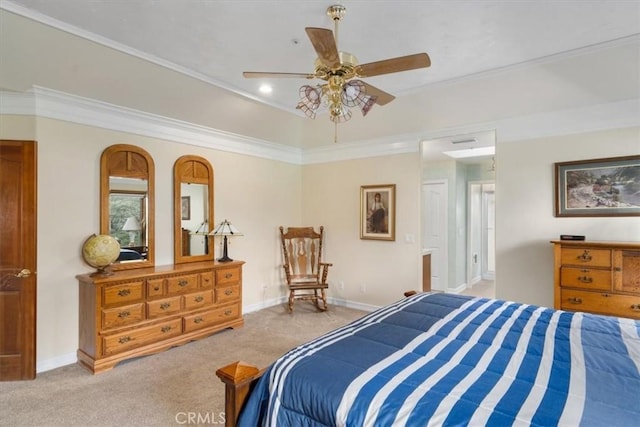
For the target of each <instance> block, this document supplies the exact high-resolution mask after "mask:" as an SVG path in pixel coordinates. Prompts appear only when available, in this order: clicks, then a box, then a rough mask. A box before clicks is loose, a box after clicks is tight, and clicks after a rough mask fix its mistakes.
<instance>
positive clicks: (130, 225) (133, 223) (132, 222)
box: [122, 216, 141, 231]
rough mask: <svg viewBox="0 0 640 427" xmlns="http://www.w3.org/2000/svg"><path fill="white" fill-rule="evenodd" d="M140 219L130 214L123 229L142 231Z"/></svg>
mask: <svg viewBox="0 0 640 427" xmlns="http://www.w3.org/2000/svg"><path fill="white" fill-rule="evenodd" d="M140 230H141V227H140V221H138V219H137V218H136V217H135V216H130V217H129V218H127V220H126V221H125V223H124V225H123V226H122V231H140Z"/></svg>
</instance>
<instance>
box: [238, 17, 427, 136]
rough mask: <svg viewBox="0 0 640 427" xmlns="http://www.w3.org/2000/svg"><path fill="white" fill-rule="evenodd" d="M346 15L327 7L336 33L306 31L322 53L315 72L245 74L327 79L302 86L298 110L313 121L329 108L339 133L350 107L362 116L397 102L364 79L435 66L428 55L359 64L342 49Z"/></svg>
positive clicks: (248, 73) (255, 76) (393, 97)
mask: <svg viewBox="0 0 640 427" xmlns="http://www.w3.org/2000/svg"><path fill="white" fill-rule="evenodd" d="M345 14H346V8H345V7H344V6H342V5H339V4H336V5H333V6H329V8H327V15H328V16H329V17H330V18H331V19H332V20H333V22H334V26H335V31H334V32H332V31H331V30H329V29H326V28H314V27H307V28H305V31H306V33H307V36H308V37H309V40H310V41H311V44H312V45H313V48H314V49H315V51H316V53H317V54H318V58H317V59H316V61H315V71H314V72H313V73H311V74H310V73H280V72H255V71H245V72H244V73H242V75H243V76H244V77H247V78H262V77H290V78H305V79H320V80H324V81H325V82H326V83H321V84H317V85H316V86H310V85H304V86H302V87H300V102H299V103H298V105H297V106H296V108H297V109H299V110H301V111H303V112H304V113H305V114H306V115H307V116H308V117H310V118H312V119H313V118H315V116H316V112H317V111H318V108H319V107H320V106H321V105H326V107H327V108H328V110H329V118H330V119H331V121H332V122H334V123H335V125H336V133H337V124H338V123H341V122H345V121H347V120H349V119H350V118H351V111H350V107H356V106H357V107H360V110H361V111H362V115H363V116H365V115H366V114H367V113H368V112H369V110H370V109H371V107H373V105H374V104H378V105H385V104H388V103H389V102H391V101H393V100H394V99H395V96H393V95H391V94H389V93H386V92H384V91H382V90H380V89H378V88H377V87H375V86H372V85H370V84H368V83H365V82H364V81H362V80H360V78H366V77H373V76H379V75H382V74H390V73H397V72H400V71H409V70H415V69H418V68H426V67H429V66H430V65H431V60H430V59H429V55H427V54H426V53H417V54H414V55H407V56H400V57H397V58H390V59H385V60H382V61H376V62H369V63H367V64H358V60H357V59H356V57H355V56H354V55H352V54H350V53H348V52H341V51H339V50H338V24H339V22H340V20H341V19H342V18H343V17H344V15H345ZM335 139H337V138H334V141H335Z"/></svg>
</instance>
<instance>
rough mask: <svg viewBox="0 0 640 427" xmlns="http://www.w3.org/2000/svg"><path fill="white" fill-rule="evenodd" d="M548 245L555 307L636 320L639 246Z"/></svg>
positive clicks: (639, 301) (639, 309) (639, 308)
mask: <svg viewBox="0 0 640 427" xmlns="http://www.w3.org/2000/svg"><path fill="white" fill-rule="evenodd" d="M551 243H553V246H554V250H553V252H554V307H555V308H559V309H562V310H571V311H585V312H590V313H597V314H606V315H611V316H620V317H630V318H634V319H640V243H635V242H596V241H593V242H589V241H571V240H554V241H552V242H551Z"/></svg>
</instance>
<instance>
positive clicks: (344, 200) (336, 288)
mask: <svg viewBox="0 0 640 427" xmlns="http://www.w3.org/2000/svg"><path fill="white" fill-rule="evenodd" d="M417 144H418V142H417V141H416V146H417ZM302 177H303V179H302V183H303V184H302V188H303V193H304V195H303V200H302V201H303V212H302V218H303V219H304V221H305V222H306V223H307V224H309V225H324V226H325V228H326V243H327V244H326V251H325V259H326V261H327V262H333V264H334V265H333V267H332V268H331V270H330V271H331V273H330V285H331V286H330V295H331V296H334V297H336V298H340V299H345V300H349V301H357V302H359V303H362V304H364V305H373V306H380V305H383V304H388V303H390V302H392V301H396V300H398V299H400V298H401V297H402V293H403V292H404V291H406V290H409V289H418V288H419V287H420V286H421V285H419V284H418V280H422V275H421V274H422V271H421V270H420V265H419V263H418V261H419V260H420V258H419V257H420V228H419V227H420V157H419V154H418V153H417V152H416V153H415V154H403V155H394V156H385V157H375V158H369V159H360V160H350V161H342V162H332V163H325V164H318V165H308V166H305V167H304V168H303V174H302ZM380 184H395V185H396V240H395V241H378V240H361V239H360V233H359V230H360V228H359V227H360V186H361V185H380ZM407 234H409V235H411V236H413V242H411V243H406V237H407V236H406V235H407ZM419 278H420V279H419ZM340 282H342V283H344V289H342V288H341V286H340V284H341V283H340ZM362 287H364V292H362Z"/></svg>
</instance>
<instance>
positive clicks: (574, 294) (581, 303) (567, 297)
mask: <svg viewBox="0 0 640 427" xmlns="http://www.w3.org/2000/svg"><path fill="white" fill-rule="evenodd" d="M561 295H562V303H561V307H560V308H562V309H563V310H571V311H586V312H591V313H600V314H608V315H610V316H621V317H631V318H635V319H640V296H629V295H614V294H611V293H608V292H589V291H575V290H571V289H563V290H562V292H561Z"/></svg>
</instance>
